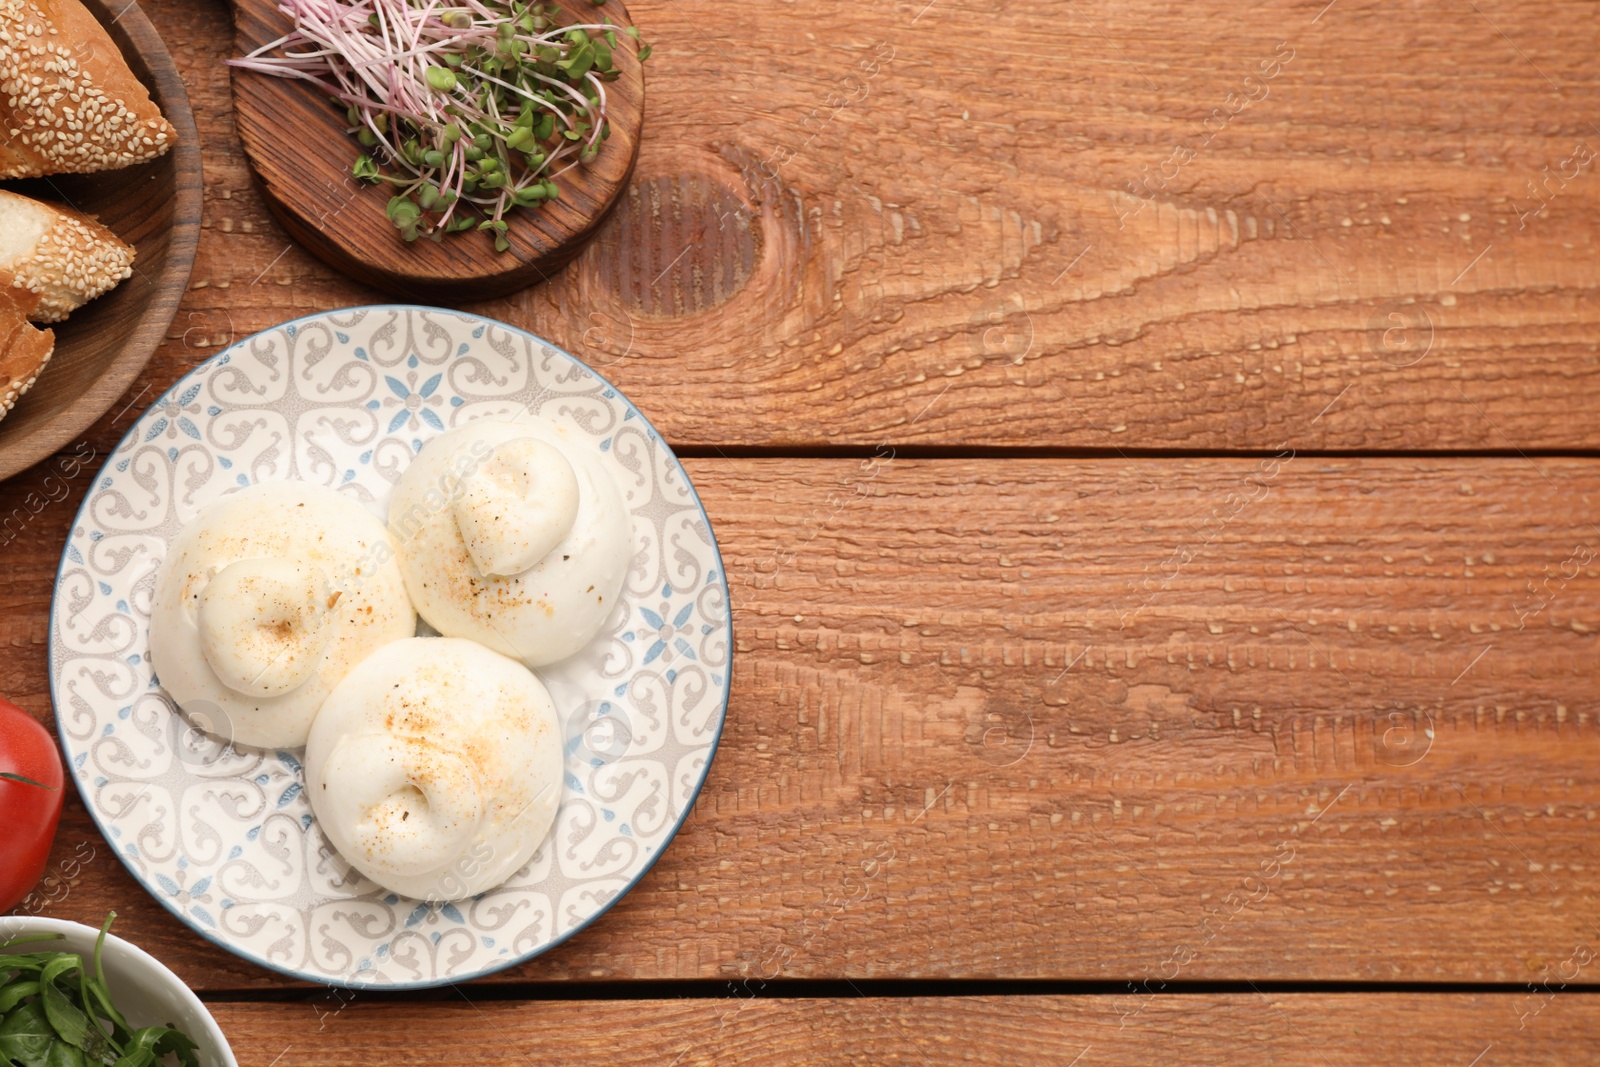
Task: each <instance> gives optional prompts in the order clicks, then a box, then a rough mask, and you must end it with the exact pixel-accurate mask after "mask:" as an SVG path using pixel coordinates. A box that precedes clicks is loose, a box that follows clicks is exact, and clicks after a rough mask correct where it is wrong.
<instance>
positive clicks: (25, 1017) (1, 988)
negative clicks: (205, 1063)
mask: <svg viewBox="0 0 1600 1067" xmlns="http://www.w3.org/2000/svg"><path fill="white" fill-rule="evenodd" d="M116 917H117V916H116V913H115V912H113V913H112V914H110V915H108V916H107V917H106V921H105V925H103V926H101V928H100V936H99V938H97V939H96V940H95V945H94V961H93V973H90V970H89V967H88V966H87V965H86V964H85V963H84V960H83V957H82V956H80V955H78V954H77V953H76V952H16V951H13V950H14V949H16V948H17V947H18V946H20V945H26V944H32V943H36V942H41V941H51V940H60V935H59V934H43V935H33V936H29V937H18V938H14V939H13V940H11V941H7V942H5V943H4V944H0V1065H12V1064H19V1065H20V1067H160V1065H163V1064H169V1063H176V1064H177V1065H178V1067H199V1064H200V1059H199V1056H197V1055H196V1053H197V1051H198V1046H196V1045H195V1043H194V1042H193V1041H191V1040H190V1039H189V1037H188V1035H186V1034H184V1033H183V1032H182V1031H181V1030H178V1029H176V1028H175V1027H173V1026H170V1025H169V1026H146V1027H141V1028H140V1029H138V1030H135V1029H133V1028H132V1027H131V1026H129V1024H128V1020H127V1019H126V1018H124V1017H123V1015H122V1013H121V1012H120V1011H118V1010H117V1008H116V1006H115V1005H113V1004H112V1002H111V990H110V989H109V987H107V985H106V973H105V965H104V963H103V962H102V959H101V955H102V953H103V951H104V948H105V939H106V932H107V931H108V930H110V929H111V923H112V920H114V919H115V918H116Z"/></svg>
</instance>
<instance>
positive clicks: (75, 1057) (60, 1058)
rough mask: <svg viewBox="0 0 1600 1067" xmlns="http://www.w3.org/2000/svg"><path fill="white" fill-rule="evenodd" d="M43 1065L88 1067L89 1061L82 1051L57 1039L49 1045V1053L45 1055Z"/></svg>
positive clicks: (45, 1066)
mask: <svg viewBox="0 0 1600 1067" xmlns="http://www.w3.org/2000/svg"><path fill="white" fill-rule="evenodd" d="M44 1067H89V1061H88V1060H87V1059H85V1058H84V1055H83V1053H82V1052H79V1051H78V1050H77V1049H75V1048H73V1047H72V1046H71V1045H69V1044H67V1043H66V1042H65V1041H57V1042H56V1043H55V1044H53V1045H51V1046H50V1055H48V1056H46V1057H45V1061H44Z"/></svg>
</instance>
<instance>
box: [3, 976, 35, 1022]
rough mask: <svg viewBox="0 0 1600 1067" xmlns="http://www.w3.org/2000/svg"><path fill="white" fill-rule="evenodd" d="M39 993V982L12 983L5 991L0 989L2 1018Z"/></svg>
mask: <svg viewBox="0 0 1600 1067" xmlns="http://www.w3.org/2000/svg"><path fill="white" fill-rule="evenodd" d="M37 992H39V983H38V982H12V983H11V984H10V985H8V986H6V987H5V988H4V989H0V1018H3V1017H4V1016H5V1015H6V1013H7V1012H9V1011H10V1010H11V1009H12V1008H14V1007H16V1006H17V1005H18V1004H21V1003H22V1002H23V1001H24V1000H27V999H28V998H29V997H31V996H33V995H34V994H35V993H37Z"/></svg>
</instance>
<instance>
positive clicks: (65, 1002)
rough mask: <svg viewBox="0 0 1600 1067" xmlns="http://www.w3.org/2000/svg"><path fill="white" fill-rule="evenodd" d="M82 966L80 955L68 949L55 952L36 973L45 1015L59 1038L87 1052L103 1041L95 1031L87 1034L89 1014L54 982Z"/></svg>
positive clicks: (80, 969)
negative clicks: (67, 950)
mask: <svg viewBox="0 0 1600 1067" xmlns="http://www.w3.org/2000/svg"><path fill="white" fill-rule="evenodd" d="M82 970H83V957H81V956H78V955H75V954H73V953H69V952H63V953H62V954H61V955H59V956H57V957H56V958H55V959H54V960H52V961H51V962H50V963H48V964H46V965H45V968H44V971H43V972H42V973H41V974H40V975H39V999H40V1001H41V1002H42V1003H43V1004H44V1013H45V1016H46V1017H47V1018H48V1019H49V1020H50V1025H51V1026H53V1027H55V1030H56V1033H57V1034H59V1035H61V1040H63V1041H65V1042H66V1043H67V1044H69V1045H72V1046H74V1047H75V1048H81V1049H83V1050H84V1051H86V1052H87V1051H90V1050H91V1048H92V1047H94V1046H96V1045H99V1044H102V1043H103V1042H100V1041H96V1040H95V1036H98V1035H95V1036H91V1034H90V1030H89V1017H88V1016H87V1015H85V1014H84V1013H83V1011H82V1010H81V1009H80V1008H79V1007H78V1006H77V1005H76V1004H74V1003H73V1002H72V999H71V998H70V997H68V996H67V994H65V993H63V992H62V991H61V987H60V986H58V985H56V979H57V978H59V977H61V976H62V975H64V974H67V973H69V972H71V971H78V972H82Z"/></svg>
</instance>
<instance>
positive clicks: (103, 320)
mask: <svg viewBox="0 0 1600 1067" xmlns="http://www.w3.org/2000/svg"><path fill="white" fill-rule="evenodd" d="M84 4H85V6H87V7H88V9H89V10H90V11H91V12H93V14H94V17H95V18H96V19H98V20H99V21H100V24H101V25H102V26H104V27H105V28H106V31H107V32H108V33H109V34H110V35H111V39H112V41H114V42H115V43H116V45H117V47H118V49H120V50H121V52H122V55H123V57H124V58H125V59H126V60H127V61H128V66H129V68H131V69H132V70H133V73H134V75H135V76H136V77H137V78H138V79H139V80H140V81H141V82H143V83H144V84H145V87H146V88H148V89H149V90H150V96H151V99H153V100H154V101H155V102H156V103H157V104H158V105H159V106H160V108H161V111H162V114H164V115H166V117H167V121H168V122H170V123H171V124H172V127H173V129H175V130H176V131H177V133H178V142H177V144H176V145H174V146H173V148H172V150H171V151H170V152H168V153H167V154H166V155H164V156H162V157H161V158H160V159H155V160H151V161H150V162H149V163H142V164H140V165H138V166H135V167H124V168H122V169H120V170H108V171H103V172H101V173H99V174H57V175H54V176H52V177H48V178H33V179H29V180H26V181H7V182H5V183H3V184H4V187H5V188H6V189H9V190H12V191H13V192H18V193H24V194H26V195H28V196H31V197H35V198H36V199H39V200H54V201H57V202H58V203H59V202H64V203H68V204H71V205H72V206H73V207H75V208H77V209H78V210H79V211H82V212H84V213H86V214H89V215H93V216H95V217H96V218H98V219H99V220H100V221H101V222H102V223H104V224H105V225H106V226H108V227H110V228H111V229H112V231H114V232H115V233H116V234H117V236H118V237H121V238H122V239H123V240H124V241H127V242H128V243H129V244H131V245H133V246H134V248H135V249H136V251H137V257H136V258H135V260H134V264H133V267H134V274H133V276H132V277H131V278H129V279H128V280H127V281H125V282H123V283H122V284H121V285H119V286H117V287H116V288H115V289H113V290H112V291H111V292H109V293H107V294H106V295H105V296H102V297H100V298H99V299H98V300H91V301H90V302H89V303H88V304H86V305H84V306H83V307H82V308H79V309H78V310H77V311H75V312H73V313H72V316H71V317H70V318H69V319H67V321H66V322H60V323H56V324H55V325H54V326H52V327H51V328H52V329H53V330H55V334H56V349H55V354H54V355H52V356H51V357H50V362H49V363H48V364H46V365H45V368H44V370H43V371H42V372H40V374H39V379H38V380H37V381H36V382H34V383H33V388H32V389H30V390H28V393H27V395H25V396H24V397H23V398H22V399H21V400H19V401H17V405H16V407H14V408H12V410H11V412H10V414H8V415H6V417H5V418H4V419H0V478H9V477H11V476H12V475H13V474H16V473H17V472H18V471H21V470H24V469H25V468H27V467H31V466H32V465H33V464H35V463H37V462H39V461H40V460H42V459H44V458H45V457H46V456H49V455H51V454H52V453H54V452H57V451H59V450H60V449H62V448H65V447H68V446H70V445H72V444H73V443H74V442H76V441H79V440H81V439H82V436H83V433H84V431H85V430H87V429H88V428H89V427H90V426H91V425H93V424H94V421H95V420H96V419H98V418H99V417H100V416H101V415H103V414H105V412H106V411H107V410H108V409H109V408H110V407H111V405H112V404H114V403H116V401H117V399H118V398H119V397H121V396H122V394H123V393H124V392H125V391H126V390H127V388H128V386H129V385H131V384H132V383H133V380H134V379H135V378H136V377H138V375H139V372H140V371H141V370H143V369H144V366H145V364H146V363H148V362H149V361H150V357H151V356H152V355H153V354H154V353H155V350H156V347H157V346H158V345H159V344H161V341H162V339H163V338H164V337H165V336H166V334H167V327H168V326H170V325H171V324H172V316H173V315H175V314H176V313H177V310H178V302H179V301H180V300H182V299H183V294H184V290H185V289H187V288H188V285H189V270H190V268H191V267H192V266H193V265H194V254H195V247H196V246H197V245H198V244H199V241H200V206H201V199H202V192H203V184H202V180H201V174H200V135H199V133H198V132H196V130H195V126H194V115H193V113H192V112H191V111H190V110H189V97H188V94H186V93H185V92H184V88H183V82H182V80H181V79H180V78H179V77H178V71H177V68H176V67H174V66H173V65H172V57H171V56H170V55H168V54H167V48H166V45H164V44H162V43H161V38H160V36H159V35H158V34H157V33H156V31H155V27H154V26H151V25H150V20H149V19H147V18H145V16H144V13H143V12H142V11H140V10H139V5H138V4H136V3H130V2H129V0H113V2H112V3H107V2H106V0H84Z"/></svg>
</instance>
